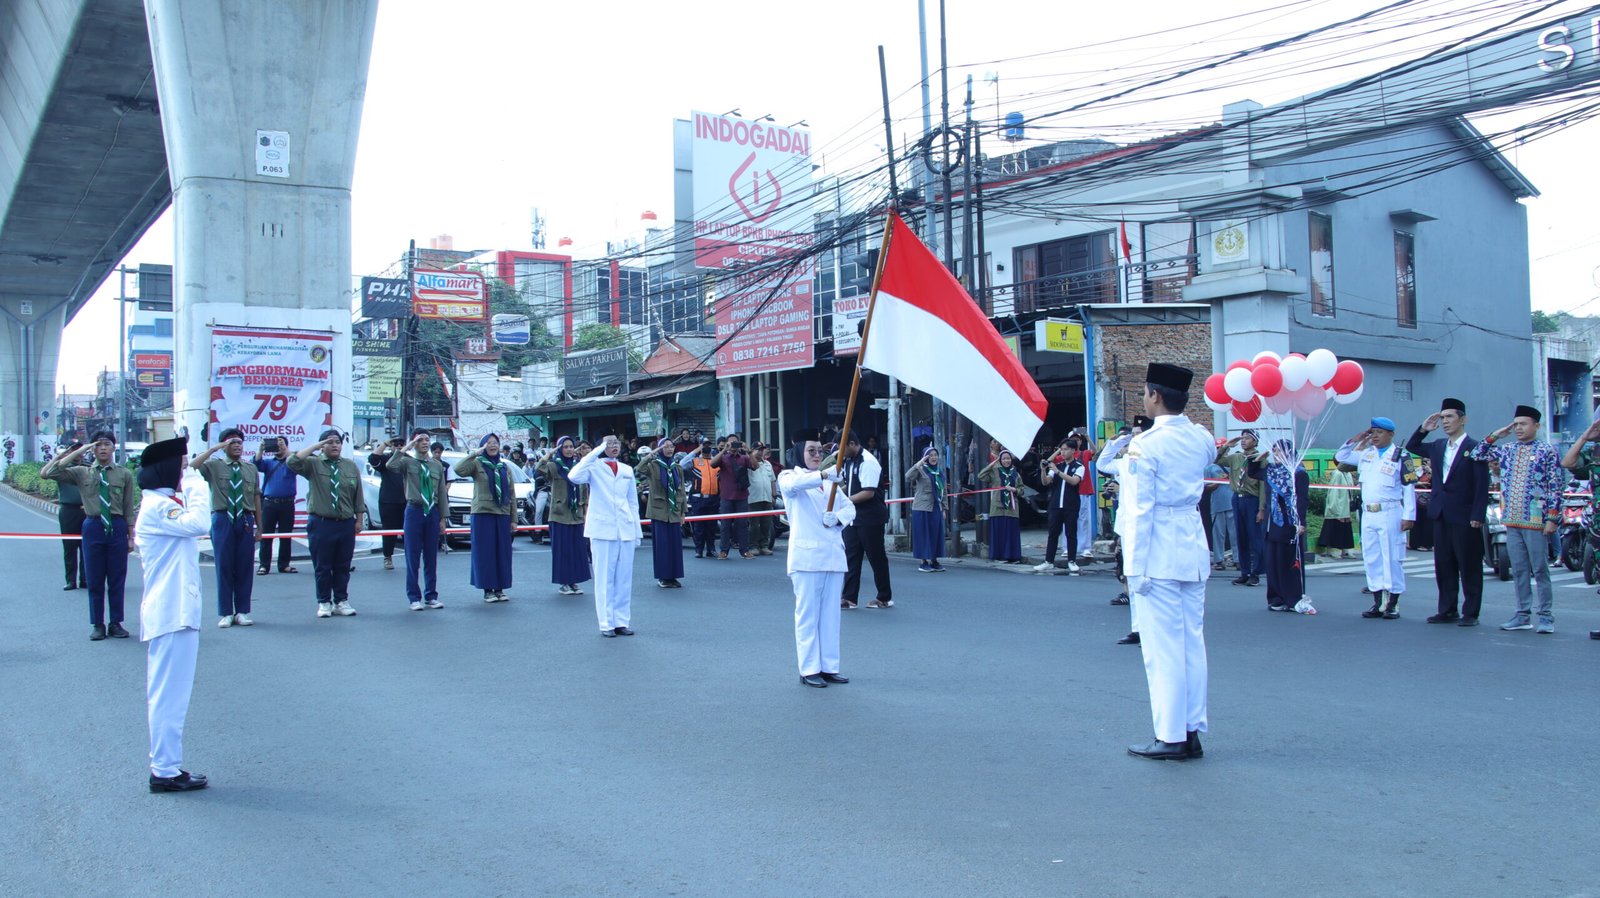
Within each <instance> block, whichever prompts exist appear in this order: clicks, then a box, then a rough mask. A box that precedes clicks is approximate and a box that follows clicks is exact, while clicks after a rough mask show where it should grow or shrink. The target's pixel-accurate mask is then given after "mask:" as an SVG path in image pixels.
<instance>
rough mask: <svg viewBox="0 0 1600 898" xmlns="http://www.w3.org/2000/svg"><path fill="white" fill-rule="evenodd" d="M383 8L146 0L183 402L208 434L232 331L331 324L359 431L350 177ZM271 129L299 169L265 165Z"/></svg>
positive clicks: (359, 1)
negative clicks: (221, 337)
mask: <svg viewBox="0 0 1600 898" xmlns="http://www.w3.org/2000/svg"><path fill="white" fill-rule="evenodd" d="M377 7H378V4H377V0H272V2H270V3H263V2H261V0H206V2H202V3H196V2H193V0H145V13H146V16H147V18H148V20H149V25H150V45H151V50H152V53H153V56H154V60H155V72H156V82H157V88H158V93H159V95H160V97H161V122H162V125H163V128H164V130H165V135H166V144H167V159H168V165H169V169H170V172H171V177H172V194H173V196H172V206H173V210H174V213H173V217H174V223H175V232H176V233H175V245H176V252H175V258H174V260H173V302H174V306H173V311H174V316H173V319H174V320H173V345H174V352H173V356H174V358H173V366H174V369H173V377H174V384H173V387H174V390H173V408H174V412H175V414H176V416H177V423H178V425H179V426H186V427H188V429H189V432H190V433H191V434H192V435H193V436H194V437H195V438H196V439H197V440H198V437H199V434H200V432H201V428H202V427H204V426H205V424H206V423H207V421H208V419H209V414H210V412H209V409H210V395H211V384H212V366H211V331H212V328H213V327H226V326H233V327H252V328H295V329H300V330H315V331H324V332H328V333H331V334H333V335H334V343H333V350H332V351H333V359H334V363H333V377H332V384H331V392H332V397H333V400H332V405H333V408H332V415H333V421H334V423H335V424H336V425H338V426H339V427H341V428H342V429H344V430H349V429H350V426H351V421H352V406H351V400H350V395H351V394H350V387H351V384H350V379H351V369H352V366H351V364H350V360H351V357H350V324H351V314H350V310H351V299H352V293H353V291H352V288H351V278H350V267H351V262H350V183H351V178H352V176H353V173H354V170H355V155H356V138H357V134H358V133H359V130H360V125H361V105H362V101H363V98H364V96H365V93H366V81H367V63H368V60H369V58H370V56H371V51H372V32H373V26H374V23H375V21H376V18H377ZM258 130H264V131H277V132H286V133H287V136H288V146H287V148H286V149H287V160H286V162H287V166H288V173H287V174H288V176H287V177H276V176H272V175H270V174H264V173H258V171H257V154H256V148H257V131H258ZM280 161H282V160H280ZM238 423H241V422H237V421H230V422H224V426H226V424H238ZM314 436H315V435H314V434H313V438H314Z"/></svg>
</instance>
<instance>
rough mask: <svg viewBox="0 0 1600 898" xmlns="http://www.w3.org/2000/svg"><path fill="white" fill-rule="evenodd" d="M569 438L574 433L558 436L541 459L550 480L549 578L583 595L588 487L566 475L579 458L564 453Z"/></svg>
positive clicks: (565, 592)
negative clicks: (584, 533)
mask: <svg viewBox="0 0 1600 898" xmlns="http://www.w3.org/2000/svg"><path fill="white" fill-rule="evenodd" d="M570 442H572V437H561V438H560V439H558V440H556V445H555V449H553V450H551V452H550V455H549V457H548V458H546V459H545V460H544V461H543V462H540V463H539V472H540V473H541V474H543V475H544V476H545V479H546V480H547V481H549V483H550V582H552V583H555V584H557V585H559V586H560V587H561V590H560V592H561V594H562V595H564V596H581V595H583V590H581V589H579V588H578V584H579V583H582V582H583V581H585V580H588V579H589V546H588V543H587V541H585V539H584V536H583V515H584V508H585V506H587V504H588V501H589V490H588V488H587V487H585V486H584V485H583V484H579V483H573V482H572V481H571V480H569V479H568V478H567V472H568V471H570V470H572V467H573V466H574V465H576V464H577V462H578V460H577V459H576V458H571V459H569V458H566V457H565V456H563V455H562V454H561V445H562V444H563V443H570Z"/></svg>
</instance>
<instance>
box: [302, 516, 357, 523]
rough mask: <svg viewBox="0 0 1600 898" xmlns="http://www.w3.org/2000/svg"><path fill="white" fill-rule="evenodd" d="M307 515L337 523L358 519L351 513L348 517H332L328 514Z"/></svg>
mask: <svg viewBox="0 0 1600 898" xmlns="http://www.w3.org/2000/svg"><path fill="white" fill-rule="evenodd" d="M307 517H313V518H316V519H317V520H319V521H332V522H334V523H335V524H341V523H343V522H345V521H354V520H355V519H356V518H355V515H351V516H350V517H348V518H330V517H328V516H327V515H321V514H313V515H307Z"/></svg>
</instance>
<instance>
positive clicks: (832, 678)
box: [817, 671, 850, 683]
mask: <svg viewBox="0 0 1600 898" xmlns="http://www.w3.org/2000/svg"><path fill="white" fill-rule="evenodd" d="M817 676H819V677H821V678H823V679H824V680H827V681H828V682H830V683H848V682H850V678H849V677H847V676H844V675H843V674H836V673H828V672H827V671H823V672H822V673H819V674H817Z"/></svg>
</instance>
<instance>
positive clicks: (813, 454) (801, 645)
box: [778, 439, 856, 688]
mask: <svg viewBox="0 0 1600 898" xmlns="http://www.w3.org/2000/svg"><path fill="white" fill-rule="evenodd" d="M800 459H801V464H802V465H803V467H799V468H790V469H789V470H787V471H784V472H783V473H782V474H779V475H778V491H779V492H780V493H782V494H783V506H784V513H785V514H786V515H788V518H789V582H790V584H792V585H793V586H794V644H795V653H796V654H797V655H798V656H799V659H800V682H801V683H802V684H803V685H806V686H815V687H817V688H823V687H826V686H827V685H828V684H829V683H848V682H850V678H849V677H846V676H844V675H842V674H841V673H839V613H840V609H839V600H840V596H842V595H843V594H844V575H845V571H846V570H848V569H849V564H848V563H847V562H846V560H845V555H844V528H845V527H848V526H849V525H850V522H852V521H854V520H855V519H856V507H855V503H853V502H851V501H850V497H849V495H848V494H846V493H845V492H844V491H843V490H839V491H838V492H839V495H838V496H837V497H835V498H834V500H833V510H832V511H829V510H828V498H829V496H830V494H832V493H833V492H834V490H833V485H835V484H837V483H839V482H840V481H841V480H842V479H843V477H842V476H841V475H840V471H839V469H838V468H837V467H834V468H829V469H827V470H826V471H822V470H818V466H819V465H820V464H821V462H822V444H821V443H820V442H818V441H816V440H814V439H813V440H806V441H805V444H804V446H803V447H802V448H801V450H800Z"/></svg>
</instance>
